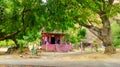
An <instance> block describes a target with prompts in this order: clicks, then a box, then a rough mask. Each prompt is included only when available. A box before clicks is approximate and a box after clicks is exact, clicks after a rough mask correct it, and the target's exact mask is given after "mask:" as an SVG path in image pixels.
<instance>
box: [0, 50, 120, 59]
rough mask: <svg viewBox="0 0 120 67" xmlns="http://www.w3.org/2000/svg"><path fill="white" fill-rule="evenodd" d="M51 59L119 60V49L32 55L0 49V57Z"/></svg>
mask: <svg viewBox="0 0 120 67" xmlns="http://www.w3.org/2000/svg"><path fill="white" fill-rule="evenodd" d="M33 58H34V59H36V58H37V59H41V60H44V59H52V60H69V61H71V60H80V61H82V60H119V59H120V49H117V53H116V54H112V55H106V54H104V53H103V51H99V52H94V51H93V52H91V51H85V52H83V53H81V52H80V50H74V51H72V52H67V53H59V52H41V53H39V55H32V54H31V53H26V54H11V55H9V54H5V52H4V49H2V50H1V51H0V59H4V60H5V59H33Z"/></svg>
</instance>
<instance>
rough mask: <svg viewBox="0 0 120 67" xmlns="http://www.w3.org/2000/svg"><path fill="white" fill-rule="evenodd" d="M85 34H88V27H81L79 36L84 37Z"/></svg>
mask: <svg viewBox="0 0 120 67" xmlns="http://www.w3.org/2000/svg"><path fill="white" fill-rule="evenodd" d="M85 35H86V29H84V28H83V29H81V30H80V31H79V33H78V37H80V38H84V37H85Z"/></svg>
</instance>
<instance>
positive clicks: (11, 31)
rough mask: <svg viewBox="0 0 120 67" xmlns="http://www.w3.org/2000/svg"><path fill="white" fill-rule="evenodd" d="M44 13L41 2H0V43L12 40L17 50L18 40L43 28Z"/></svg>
mask: <svg viewBox="0 0 120 67" xmlns="http://www.w3.org/2000/svg"><path fill="white" fill-rule="evenodd" d="M44 12H45V6H44V5H43V3H42V0H0V41H1V40H5V39H12V40H13V41H14V42H15V44H16V47H17V48H19V44H18V40H19V39H24V38H23V37H24V36H29V34H37V33H38V32H39V31H40V29H41V28H42V27H43V26H44V22H45V20H44V17H43V14H44ZM33 37H34V36H33Z"/></svg>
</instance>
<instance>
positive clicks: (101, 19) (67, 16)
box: [47, 0, 120, 54]
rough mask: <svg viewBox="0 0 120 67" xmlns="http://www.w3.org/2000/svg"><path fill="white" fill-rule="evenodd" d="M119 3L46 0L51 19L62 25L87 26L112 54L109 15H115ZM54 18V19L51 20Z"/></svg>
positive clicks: (86, 0) (109, 1)
mask: <svg viewBox="0 0 120 67" xmlns="http://www.w3.org/2000/svg"><path fill="white" fill-rule="evenodd" d="M119 6H120V5H119V4H114V0H54V1H53V0H48V1H47V8H48V12H51V13H50V17H51V21H55V22H56V24H58V23H59V24H61V25H63V26H65V27H66V26H67V27H70V26H72V27H73V26H74V24H79V25H82V26H84V27H86V28H88V29H89V30H90V31H91V32H92V33H93V34H95V35H96V36H97V37H98V38H99V39H100V40H101V41H102V42H103V45H104V46H105V47H106V48H105V53H110V54H113V53H115V52H116V49H115V48H114V45H113V40H112V36H111V27H110V24H111V22H110V20H109V19H110V17H113V16H115V15H117V12H119V10H118V8H119ZM52 19H56V20H52Z"/></svg>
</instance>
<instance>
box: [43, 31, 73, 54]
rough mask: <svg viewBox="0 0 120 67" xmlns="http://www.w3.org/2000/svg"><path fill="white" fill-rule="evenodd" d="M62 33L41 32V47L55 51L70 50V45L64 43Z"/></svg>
mask: <svg viewBox="0 0 120 67" xmlns="http://www.w3.org/2000/svg"><path fill="white" fill-rule="evenodd" d="M64 35H65V34H62V33H42V49H43V50H45V51H57V52H68V51H71V50H72V45H71V43H66V40H65V36H64Z"/></svg>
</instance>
